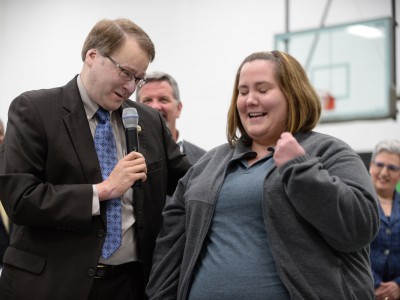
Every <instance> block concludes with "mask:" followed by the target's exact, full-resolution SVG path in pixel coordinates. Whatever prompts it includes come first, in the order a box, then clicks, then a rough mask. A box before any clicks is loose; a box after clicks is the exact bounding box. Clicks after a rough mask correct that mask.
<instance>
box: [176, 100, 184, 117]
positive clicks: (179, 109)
mask: <svg viewBox="0 0 400 300" xmlns="http://www.w3.org/2000/svg"><path fill="white" fill-rule="evenodd" d="M182 107H183V105H182V102H181V101H179V102H178V113H177V116H176V118H177V119H178V118H179V117H180V116H181V111H182Z"/></svg>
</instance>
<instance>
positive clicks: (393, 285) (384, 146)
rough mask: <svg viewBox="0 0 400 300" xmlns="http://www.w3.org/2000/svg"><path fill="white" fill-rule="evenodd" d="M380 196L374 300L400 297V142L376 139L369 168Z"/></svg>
mask: <svg viewBox="0 0 400 300" xmlns="http://www.w3.org/2000/svg"><path fill="white" fill-rule="evenodd" d="M369 172H370V174H371V179H372V183H373V184H374V186H375V190H376V193H377V194H378V198H379V216H380V219H381V225H380V228H379V233H378V235H377V236H376V237H375V239H374V241H373V242H372V243H371V265H372V272H373V275H374V283H375V296H376V299H377V300H384V299H386V300H387V299H392V300H395V299H400V287H399V285H400V194H399V193H398V192H396V185H397V183H398V182H399V181H400V141H399V140H384V141H381V142H379V143H378V144H377V145H376V146H375V149H374V152H373V153H372V158H371V164H370V168H369Z"/></svg>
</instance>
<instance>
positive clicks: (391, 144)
mask: <svg viewBox="0 0 400 300" xmlns="http://www.w3.org/2000/svg"><path fill="white" fill-rule="evenodd" d="M381 152H388V153H390V154H396V155H398V156H399V157H400V140H383V141H380V142H379V143H378V144H376V146H375V149H374V151H373V152H372V157H371V161H374V160H375V157H376V156H377V155H378V154H379V153H381Z"/></svg>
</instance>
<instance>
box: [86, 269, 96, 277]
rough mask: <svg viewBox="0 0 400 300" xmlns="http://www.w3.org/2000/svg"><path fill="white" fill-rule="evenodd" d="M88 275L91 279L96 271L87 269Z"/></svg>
mask: <svg viewBox="0 0 400 300" xmlns="http://www.w3.org/2000/svg"><path fill="white" fill-rule="evenodd" d="M88 275H89V276H90V277H93V276H94V275H96V270H94V269H89V270H88Z"/></svg>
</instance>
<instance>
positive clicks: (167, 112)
mask: <svg viewBox="0 0 400 300" xmlns="http://www.w3.org/2000/svg"><path fill="white" fill-rule="evenodd" d="M146 82H147V83H146V84H145V85H143V86H142V87H138V88H137V90H136V101H138V102H140V103H143V104H145V105H148V106H150V107H152V108H154V109H156V110H158V111H159V112H160V113H161V114H162V116H163V117H164V119H165V121H166V122H167V125H168V128H169V130H170V131H171V133H172V136H173V138H174V140H175V141H176V142H177V143H178V144H179V146H180V148H181V151H182V152H183V153H185V154H186V157H187V158H188V160H189V162H190V163H191V164H194V163H196V161H197V160H198V159H199V158H200V157H201V156H203V154H204V153H205V152H206V151H205V150H204V149H202V148H200V147H198V146H196V145H194V144H192V143H190V142H188V141H186V140H184V139H183V138H182V137H181V136H180V135H179V131H178V129H177V128H176V119H178V118H179V116H180V114H181V111H182V102H181V99H180V96H179V88H178V84H177V82H176V80H175V79H174V78H173V77H172V76H171V75H169V74H167V73H164V72H152V73H149V74H146Z"/></svg>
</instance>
